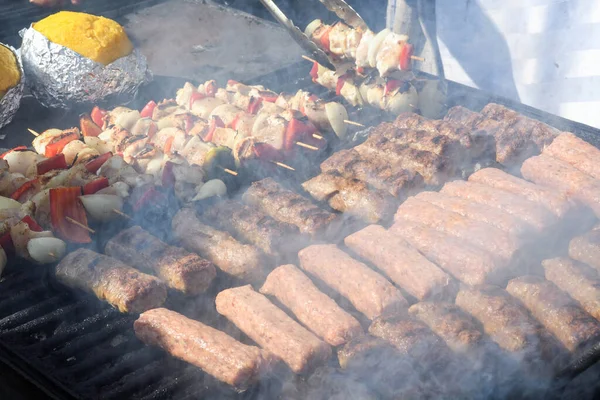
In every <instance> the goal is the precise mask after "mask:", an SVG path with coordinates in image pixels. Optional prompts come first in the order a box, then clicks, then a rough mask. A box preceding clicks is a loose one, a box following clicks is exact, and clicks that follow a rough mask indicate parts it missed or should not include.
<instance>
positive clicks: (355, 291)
mask: <svg viewBox="0 0 600 400" xmlns="http://www.w3.org/2000/svg"><path fill="white" fill-rule="evenodd" d="M298 259H299V260H300V266H301V267H302V269H303V270H305V271H307V272H308V273H310V274H311V275H314V276H316V277H318V278H319V279H320V280H321V281H323V282H325V284H327V285H328V286H329V287H331V288H332V289H333V290H334V291H336V292H337V293H339V294H340V295H342V296H343V297H345V298H346V299H348V300H349V301H350V303H352V305H353V306H354V307H355V308H356V309H357V310H358V311H360V312H362V313H363V314H364V315H366V316H367V318H369V319H374V318H375V317H378V316H380V315H383V314H388V313H389V314H393V313H396V312H400V311H403V310H405V308H406V307H407V305H408V303H407V302H406V300H405V299H404V297H402V294H400V291H399V290H398V289H396V288H395V287H394V286H393V285H392V284H391V283H390V282H388V281H387V279H385V278H384V277H383V276H381V275H379V274H378V273H377V272H375V271H373V270H372V269H370V268H369V267H367V266H366V265H365V264H363V263H361V262H358V261H356V260H355V259H353V258H352V257H350V256H349V255H348V254H346V253H344V252H343V251H342V250H340V249H339V248H338V247H337V246H335V245H313V246H309V247H307V248H305V249H302V250H301V251H300V252H299V253H298Z"/></svg>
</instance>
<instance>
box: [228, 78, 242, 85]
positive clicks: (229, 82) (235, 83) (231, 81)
mask: <svg viewBox="0 0 600 400" xmlns="http://www.w3.org/2000/svg"><path fill="white" fill-rule="evenodd" d="M239 84H240V83H239V82H238V81H234V80H233V79H229V80H228V81H227V86H235V85H239Z"/></svg>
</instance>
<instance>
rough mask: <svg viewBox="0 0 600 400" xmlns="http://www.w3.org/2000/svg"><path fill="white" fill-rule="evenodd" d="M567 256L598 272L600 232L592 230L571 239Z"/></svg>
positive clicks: (599, 263) (599, 265)
mask: <svg viewBox="0 0 600 400" xmlns="http://www.w3.org/2000/svg"><path fill="white" fill-rule="evenodd" d="M569 255H570V256H571V258H573V259H575V260H577V261H581V262H583V263H586V264H588V265H589V266H591V267H594V268H596V270H598V271H600V230H598V229H592V230H591V231H589V232H587V233H585V234H584V235H581V236H577V237H575V238H573V239H572V240H571V242H570V243H569Z"/></svg>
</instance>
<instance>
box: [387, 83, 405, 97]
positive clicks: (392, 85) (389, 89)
mask: <svg viewBox="0 0 600 400" xmlns="http://www.w3.org/2000/svg"><path fill="white" fill-rule="evenodd" d="M403 84H404V82H402V81H399V80H396V79H390V80H388V81H387V82H386V83H385V87H384V88H383V95H384V96H387V95H388V94H390V93H392V92H393V91H394V90H396V89H398V88H399V87H401V86H402V85H403Z"/></svg>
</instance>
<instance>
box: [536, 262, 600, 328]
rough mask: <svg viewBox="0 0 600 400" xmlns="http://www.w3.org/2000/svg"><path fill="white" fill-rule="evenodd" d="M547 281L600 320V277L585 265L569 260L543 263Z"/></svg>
mask: <svg viewBox="0 0 600 400" xmlns="http://www.w3.org/2000/svg"><path fill="white" fill-rule="evenodd" d="M542 266H543V267H544V271H545V274H546V279H548V280H549V281H551V282H553V283H554V284H555V285H556V286H558V287H559V288H560V289H561V290H563V291H565V292H566V293H568V294H569V296H571V297H572V298H574V299H575V300H577V301H578V302H579V304H581V306H582V307H583V309H584V310H585V311H587V312H588V313H589V314H590V315H591V316H592V317H594V318H596V319H597V320H600V277H599V276H598V272H597V271H596V270H594V269H592V268H590V267H588V266H587V265H585V264H582V263H579V262H577V261H574V260H571V259H569V258H563V257H559V258H553V259H550V260H544V261H542Z"/></svg>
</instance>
